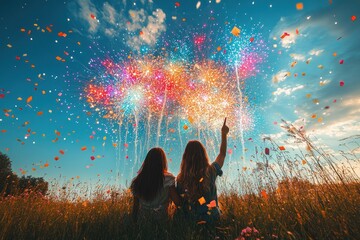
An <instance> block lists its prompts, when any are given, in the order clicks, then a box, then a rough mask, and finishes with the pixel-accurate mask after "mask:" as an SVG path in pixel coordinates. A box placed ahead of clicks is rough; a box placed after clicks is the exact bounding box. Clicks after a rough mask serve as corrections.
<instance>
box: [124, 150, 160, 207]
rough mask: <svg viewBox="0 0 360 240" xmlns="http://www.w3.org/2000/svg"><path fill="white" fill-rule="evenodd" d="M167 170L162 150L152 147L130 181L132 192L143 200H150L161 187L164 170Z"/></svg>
mask: <svg viewBox="0 0 360 240" xmlns="http://www.w3.org/2000/svg"><path fill="white" fill-rule="evenodd" d="M166 171H167V161H166V155H165V152H164V150H162V149H161V148H152V149H151V150H150V151H149V152H148V154H147V155H146V158H145V160H144V162H143V164H142V166H141V168H140V170H139V172H138V175H137V176H136V177H135V178H134V180H133V181H132V182H131V186H130V189H131V190H132V193H133V194H134V195H135V196H137V197H138V198H141V199H143V200H145V201H151V200H153V199H154V198H155V196H156V194H157V193H158V192H159V190H160V189H161V188H162V187H163V184H164V172H166Z"/></svg>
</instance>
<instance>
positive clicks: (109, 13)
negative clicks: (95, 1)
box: [103, 2, 117, 25]
mask: <svg viewBox="0 0 360 240" xmlns="http://www.w3.org/2000/svg"><path fill="white" fill-rule="evenodd" d="M116 15H117V13H116V10H115V8H114V7H113V6H111V5H110V4H109V3H108V2H105V3H104V5H103V17H104V19H105V20H106V21H107V22H108V23H110V24H113V25H115V24H116Z"/></svg>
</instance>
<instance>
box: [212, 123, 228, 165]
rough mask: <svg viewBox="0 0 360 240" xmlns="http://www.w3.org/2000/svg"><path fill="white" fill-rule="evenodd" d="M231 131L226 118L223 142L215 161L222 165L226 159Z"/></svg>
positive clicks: (222, 134) (222, 136) (222, 130)
mask: <svg viewBox="0 0 360 240" xmlns="http://www.w3.org/2000/svg"><path fill="white" fill-rule="evenodd" d="M228 133H229V127H228V126H226V118H225V120H224V124H223V126H222V128H221V144H220V153H219V155H218V156H217V157H216V159H215V162H217V163H218V164H219V166H220V167H222V166H223V165H224V160H225V157H226V147H227V134H228Z"/></svg>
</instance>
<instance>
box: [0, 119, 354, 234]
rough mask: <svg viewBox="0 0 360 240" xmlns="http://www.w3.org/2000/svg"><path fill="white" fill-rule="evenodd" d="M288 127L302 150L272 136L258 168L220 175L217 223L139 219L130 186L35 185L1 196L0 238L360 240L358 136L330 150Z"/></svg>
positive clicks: (173, 219)
mask: <svg viewBox="0 0 360 240" xmlns="http://www.w3.org/2000/svg"><path fill="white" fill-rule="evenodd" d="M287 131H288V134H289V136H290V137H293V139H294V140H295V142H297V143H298V144H299V149H300V150H299V151H298V153H297V154H293V153H291V151H290V149H289V150H287V149H286V150H284V149H283V150H280V149H282V148H281V147H280V146H279V145H277V144H276V143H275V142H274V141H272V139H270V138H268V139H265V141H268V145H269V146H270V147H269V149H268V150H266V151H267V152H268V154H266V153H264V149H259V152H258V154H257V156H255V157H256V158H255V159H256V163H254V164H255V166H256V167H254V168H252V169H247V168H245V167H244V168H242V169H239V176H238V179H237V182H236V183H233V184H228V182H227V180H226V177H224V178H222V179H221V180H218V181H219V182H218V185H219V188H220V189H222V190H221V193H220V194H219V195H220V196H219V204H220V207H221V210H222V213H223V214H222V218H221V221H220V223H219V224H218V225H217V226H209V225H207V224H206V223H190V222H186V221H184V219H181V218H178V217H173V216H172V217H171V220H170V221H168V222H167V223H164V224H161V225H159V224H156V223H154V222H141V223H134V222H133V220H132V218H131V207H132V198H131V194H130V192H129V191H128V190H126V189H125V190H115V188H113V190H111V191H109V190H107V191H105V190H104V188H103V187H104V186H102V187H99V188H98V190H97V192H94V193H93V194H92V195H93V198H92V199H91V200H89V199H84V198H80V197H78V198H76V197H72V198H69V196H70V195H69V194H70V193H69V191H71V189H67V188H64V189H62V192H61V194H60V195H58V196H53V195H47V196H43V195H41V194H39V193H36V192H34V191H33V190H31V189H29V190H28V191H26V192H24V193H22V194H21V195H18V196H11V195H8V196H3V197H2V198H1V199H0V239H236V238H237V239H360V217H359V216H360V182H359V178H358V176H357V173H356V166H357V164H358V163H359V158H358V156H357V154H356V152H357V151H358V149H359V145H358V144H357V141H356V138H357V137H356V136H355V137H354V138H353V139H350V143H349V144H350V145H351V144H352V145H351V146H354V144H355V148H354V147H352V149H351V148H350V147H349V146H350V145H347V149H348V151H339V152H337V153H336V154H334V153H332V154H330V153H328V152H327V151H325V150H323V149H322V148H320V147H317V146H315V145H314V144H313V143H312V142H311V141H310V140H309V139H308V138H307V136H305V134H304V133H302V132H301V131H299V130H297V129H296V128H294V127H292V126H287ZM269 151H270V153H269ZM270 157H271V159H270ZM254 161H255V160H254ZM345 163H346V164H345ZM225 171H226V169H225ZM174 210H175V208H174V206H171V209H170V212H172V213H173V212H174Z"/></svg>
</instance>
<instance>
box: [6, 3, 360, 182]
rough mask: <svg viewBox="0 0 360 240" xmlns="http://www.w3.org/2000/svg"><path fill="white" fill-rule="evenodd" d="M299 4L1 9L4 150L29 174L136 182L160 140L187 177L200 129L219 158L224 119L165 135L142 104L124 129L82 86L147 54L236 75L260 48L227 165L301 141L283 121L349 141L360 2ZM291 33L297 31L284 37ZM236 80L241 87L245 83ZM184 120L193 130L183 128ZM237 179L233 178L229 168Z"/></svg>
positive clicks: (331, 142) (355, 102) (354, 120)
mask: <svg viewBox="0 0 360 240" xmlns="http://www.w3.org/2000/svg"><path fill="white" fill-rule="evenodd" d="M297 3H298V1H288V0H287V1H285V0H284V1H280V0H278V1H247V0H244V1H230V0H228V1H225V0H222V1H215V0H211V1H189V0H184V1H156V0H152V1H151V0H141V1H140V0H138V1H127V0H123V1H107V2H105V1H95V0H84V1H80V0H79V1H77V0H74V1H62V2H60V1H50V0H48V1H40V0H39V1H16V2H14V1H4V2H3V3H2V7H1V10H0V29H1V31H0V51H1V54H0V62H1V69H2V71H1V72H0V83H1V84H0V94H1V95H0V105H1V109H2V114H1V116H0V130H1V132H0V151H2V152H4V153H6V154H7V155H9V157H10V158H11V159H12V162H13V170H14V171H15V172H16V173H17V174H19V175H22V174H25V175H29V174H30V175H33V176H43V177H45V178H46V179H48V180H51V179H53V178H55V179H63V178H64V177H65V179H69V178H72V177H74V178H76V177H77V176H78V177H79V178H80V180H82V181H97V180H98V179H100V180H101V181H102V182H108V181H114V180H115V181H117V182H120V183H121V184H126V182H127V181H129V180H130V179H131V178H132V177H133V176H134V174H135V173H136V171H137V169H138V168H139V165H140V164H141V162H142V159H143V157H144V154H145V153H146V151H147V147H152V146H155V145H156V143H157V141H158V142H159V145H160V146H161V147H163V148H164V149H165V151H166V152H167V155H168V158H169V159H171V161H169V168H170V170H171V171H172V172H173V173H174V174H177V173H178V170H179V163H180V160H181V155H182V151H183V148H184V145H185V143H186V141H187V140H189V139H194V138H195V139H196V138H198V135H197V133H198V129H199V128H200V127H201V129H202V130H201V131H203V133H202V135H201V134H200V135H201V136H202V137H200V140H202V141H203V142H204V143H205V144H206V145H207V148H208V151H209V154H210V156H211V158H214V157H215V154H216V150H217V148H218V146H217V144H218V136H219V131H218V130H214V129H216V126H217V125H218V128H219V129H220V127H221V122H222V119H217V120H213V121H212V122H208V126H204V125H202V126H200V125H191V124H189V121H188V120H187V118H186V116H178V115H177V116H170V115H167V114H165V115H164V116H163V118H162V119H161V122H160V136H159V135H158V133H159V131H156V130H155V129H157V126H158V123H159V121H151V122H150V124H148V122H147V121H146V118H145V117H144V116H143V115H141V113H142V112H143V110H142V109H141V106H139V108H140V110H139V114H140V115H139V116H140V120H139V122H138V125H137V126H136V127H134V125H133V124H134V123H133V120H131V119H132V117H133V116H132V115H131V114H130V113H129V114H128V115H127V116H125V117H124V119H123V124H121V125H120V127H119V124H118V123H117V122H116V121H111V120H109V119H105V118H103V117H102V116H103V114H100V113H103V108H101V106H99V111H97V110H96V107H95V108H91V106H90V105H89V104H88V102H87V101H86V96H85V93H84V89H85V88H86V86H87V85H88V84H89V82H90V81H91V80H93V82H94V83H96V81H100V80H101V81H100V82H101V83H102V84H107V83H108V82H110V80H108V79H107V78H105V77H104V76H105V74H104V70H103V69H102V68H101V67H99V65H101V64H99V62H101V61H103V60H105V59H111V60H113V61H114V62H117V63H119V64H122V63H124V62H127V61H129V60H128V57H129V56H131V58H134V59H142V58H144V57H146V56H147V55H148V54H153V55H161V56H162V57H163V58H165V59H166V61H169V62H171V61H176V60H179V59H181V60H182V61H186V62H187V63H188V64H189V65H190V64H191V65H195V66H196V64H197V63H198V62H200V61H201V60H207V59H212V60H214V61H216V62H219V63H221V64H222V65H224V66H226V71H228V72H230V73H231V72H232V71H234V64H235V63H236V62H237V61H239V59H241V57H242V56H241V54H244V55H251V54H252V53H254V52H255V53H256V54H257V55H256V56H255V58H257V59H258V58H260V57H261V59H262V60H261V61H260V62H259V63H257V64H256V71H255V73H254V74H252V75H251V76H249V77H247V78H246V79H243V80H242V82H243V83H242V88H241V89H242V94H243V95H242V96H243V99H242V101H241V103H242V104H244V106H246V107H245V108H244V109H245V110H246V114H245V113H244V116H245V115H246V116H247V118H248V121H247V123H246V124H247V125H246V127H245V129H243V131H241V127H239V126H236V124H235V123H234V122H233V123H231V122H230V124H233V126H234V128H233V129H236V131H235V130H234V131H232V133H230V139H229V149H231V150H232V153H231V154H228V159H229V160H228V161H227V164H229V163H230V164H236V166H238V167H239V166H251V164H253V163H251V162H250V160H251V158H252V157H251V155H252V154H253V149H254V148H255V146H263V143H262V138H263V137H264V136H270V137H272V138H273V139H275V140H276V141H278V142H279V143H280V144H279V145H284V146H291V142H289V141H288V139H287V138H286V133H285V132H284V131H283V130H282V128H281V127H280V123H281V119H285V120H287V121H289V122H292V123H294V124H295V125H296V126H298V127H303V128H304V129H305V130H306V132H307V133H308V134H310V135H312V136H314V137H316V142H317V143H318V144H322V145H323V147H324V148H325V149H327V150H328V151H330V152H331V151H333V150H334V149H335V148H336V147H337V146H338V144H339V139H343V138H346V137H349V136H352V135H355V134H357V133H358V131H359V129H360V126H359V120H360V114H359V108H358V106H359V104H360V98H359V94H358V92H359V87H360V86H359V84H360V83H359V81H358V79H357V77H358V76H359V71H360V70H359V69H358V66H359V64H360V56H359V55H360V53H359V50H360V49H359V48H360V45H359V41H358V39H359V36H360V29H359V21H358V19H356V20H353V19H351V17H352V16H356V17H358V16H359V15H360V3H359V2H356V1H350V0H345V1H340V0H338V1H336V0H333V1H332V2H329V1H302V3H303V9H302V10H298V9H297V8H296V4H297ZM234 26H236V27H238V28H239V29H241V33H240V36H239V37H235V36H234V35H232V34H231V30H232V28H233V27H234ZM140 32H141V33H140ZM59 33H60V34H59ZM61 33H66V36H64V35H62V34H61ZM284 33H287V34H289V35H288V36H285V37H284V38H281V36H283V35H284ZM61 35H62V36H61ZM199 36H204V37H205V40H204V44H203V45H202V46H201V49H200V47H199V48H197V47H196V46H195V43H194V41H195V39H196V38H197V37H199ZM250 37H254V40H253V42H250V41H249V39H250ZM218 47H220V48H221V51H219V50H218ZM224 50H226V51H224ZM239 52H241V54H240V55H239ZM56 57H60V58H61V59H64V62H62V61H61V59H60V61H59V60H57V59H56ZM340 62H341V63H342V64H340ZM99 79H100V80H99ZM228 81H229V86H233V85H232V84H234V82H233V81H236V79H234V78H229V80H228ZM340 82H343V83H344V85H343V86H340ZM228 90H229V91H230V94H233V93H234V94H235V92H236V89H234V91H233V89H228ZM189 91H190V90H189ZM232 91H233V92H232ZM201 94H203V93H201ZM30 96H31V97H32V100H31V101H30V99H29V97H30ZM244 99H246V100H244ZM27 100H29V101H28V103H27ZM199 101H200V100H199ZM169 108H171V106H169ZM206 109H208V108H206ZM235 111H236V110H235ZM217 114H218V113H217ZM216 116H218V115H216ZM219 116H222V115H221V114H219ZM227 117H233V118H234V116H227ZM219 118H220V117H219ZM234 121H235V120H234ZM166 123H169V124H170V125H171V124H173V125H174V126H178V125H179V124H180V130H179V134H178V135H176V136H175V134H174V135H171V132H170V133H169V131H168V130H169V129H168V126H166ZM184 124H188V125H189V129H187V130H185V129H183V128H182V126H183V125H184ZM210 125H211V126H210ZM148 126H150V128H151V131H150V135H149V141H147V140H146V138H147V136H146V131H147V130H146V129H147V127H148ZM235 126H236V127H235ZM136 129H137V130H136ZM126 131H127V133H126ZM136 132H137V133H136ZM136 134H137V135H138V139H137V140H136V139H135V135H136ZM241 134H243V139H244V143H243V144H242V143H241ZM157 139H158V140H157ZM146 141H147V142H146ZM114 143H115V144H117V145H116V147H114ZM124 144H126V146H125V145H124ZM242 146H244V147H245V148H246V149H244V148H243V147H242ZM84 147H86V150H84ZM214 148H215V150H213V149H214ZM82 149H83V150H82ZM60 150H62V151H63V152H61V153H60ZM62 153H64V154H62ZM55 157H59V159H58V160H55ZM242 157H243V159H242ZM45 164H48V166H47V165H46V166H47V167H45ZM231 166H232V165H231ZM228 175H229V176H232V175H233V176H235V172H232V171H230V168H229V171H228Z"/></svg>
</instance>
